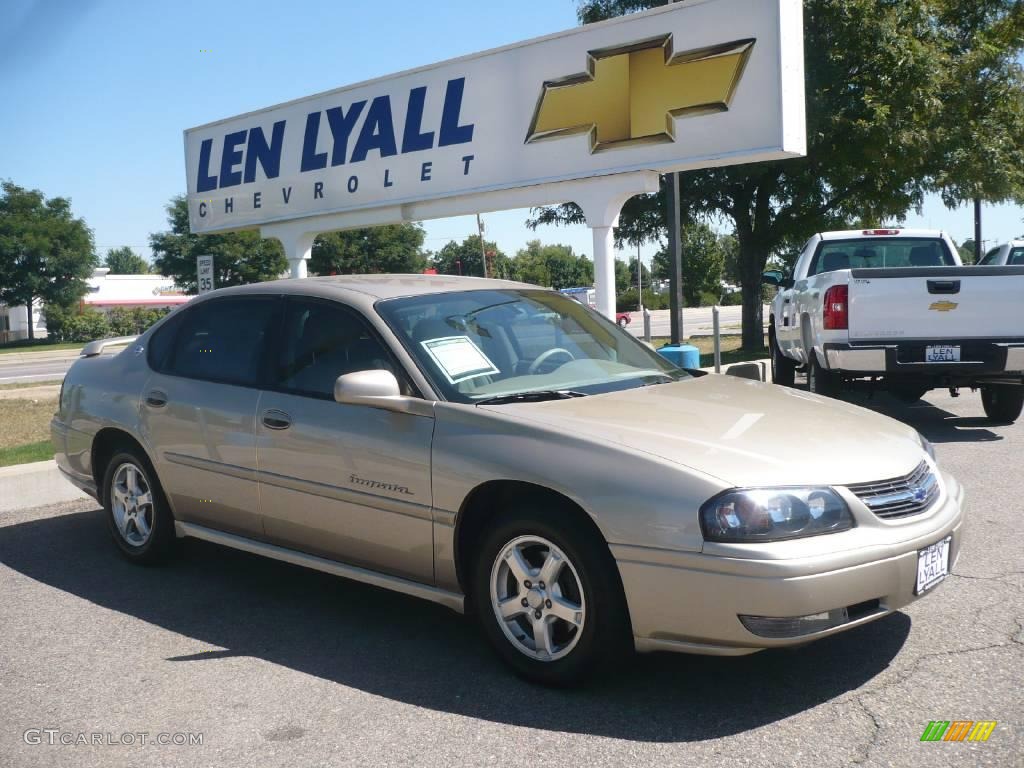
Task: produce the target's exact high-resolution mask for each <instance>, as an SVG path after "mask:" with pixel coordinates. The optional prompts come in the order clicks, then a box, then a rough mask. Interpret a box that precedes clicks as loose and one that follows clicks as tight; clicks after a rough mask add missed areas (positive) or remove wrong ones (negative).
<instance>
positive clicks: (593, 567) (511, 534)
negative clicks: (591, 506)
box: [472, 511, 630, 685]
mask: <svg viewBox="0 0 1024 768" xmlns="http://www.w3.org/2000/svg"><path fill="white" fill-rule="evenodd" d="M555 520H557V522H554V521H555ZM472 592H473V602H474V605H475V606H476V612H477V616H478V618H479V620H480V622H481V625H482V626H483V629H484V633H485V634H486V635H487V638H488V640H489V641H490V642H491V645H493V646H494V649H495V650H496V651H497V652H498V655H499V656H501V658H502V659H503V660H504V661H505V662H506V663H507V664H509V665H510V666H511V667H512V668H513V669H514V670H515V671H516V672H517V673H519V674H520V675H522V676H523V677H526V678H528V679H530V680H533V681H536V682H540V683H544V684H547V685H569V684H572V683H576V682H578V681H580V680H582V679H583V678H584V677H585V676H586V675H587V673H588V672H589V671H590V670H592V669H593V668H594V666H595V665H596V664H597V663H598V662H599V661H601V660H602V659H606V658H609V657H610V656H614V655H616V654H621V653H622V652H624V650H625V649H626V647H627V643H626V641H628V640H629V639H630V638H629V632H628V626H629V624H628V619H627V618H626V611H625V600H624V598H623V596H622V588H621V585H620V583H619V581H618V578H617V570H616V567H615V563H614V561H613V560H612V558H611V554H610V553H609V552H608V548H607V545H605V544H604V542H603V541H600V539H599V537H598V536H596V535H595V534H594V533H593V532H592V531H590V530H588V529H587V527H586V526H584V525H581V524H579V523H578V522H577V521H575V520H574V519H572V518H571V517H569V516H566V515H558V516H557V517H554V516H551V517H549V516H541V515H538V514H536V513H532V512H525V511H524V512H522V513H519V512H509V513H503V514H501V516H500V519H499V520H498V522H497V524H496V525H495V526H494V527H493V528H492V529H491V530H490V531H489V532H488V533H487V534H485V536H484V540H483V544H482V546H481V548H480V554H479V558H478V560H477V564H476V569H475V574H474V577H473V588H472Z"/></svg>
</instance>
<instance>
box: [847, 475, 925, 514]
mask: <svg viewBox="0 0 1024 768" xmlns="http://www.w3.org/2000/svg"><path fill="white" fill-rule="evenodd" d="M846 487H847V488H849V489H850V491H851V492H852V493H853V494H854V495H855V496H856V497H857V498H858V499H860V500H861V501H863V502H864V503H865V504H866V505H867V507H868V509H870V510H871V511H872V512H874V513H875V515H876V516H878V517H880V518H882V519H883V520H893V519H895V518H899V517H910V516H911V515H918V514H920V513H922V512H924V511H925V510H926V509H928V508H929V507H930V506H931V505H932V504H934V503H935V500H936V499H937V498H938V496H939V483H938V480H937V479H936V477H935V473H934V472H932V470H931V467H929V466H928V462H926V461H922V462H921V463H920V464H918V465H917V469H915V470H914V471H913V472H911V473H910V474H909V475H905V476H904V477H897V478H894V479H892V480H881V481H879V482H877V483H858V484H856V485H848V486H846Z"/></svg>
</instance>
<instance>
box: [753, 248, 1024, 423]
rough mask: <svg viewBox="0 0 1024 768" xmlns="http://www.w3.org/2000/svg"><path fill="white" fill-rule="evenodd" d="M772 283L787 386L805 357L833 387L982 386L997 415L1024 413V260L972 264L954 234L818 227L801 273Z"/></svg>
mask: <svg viewBox="0 0 1024 768" xmlns="http://www.w3.org/2000/svg"><path fill="white" fill-rule="evenodd" d="M1001 252H1002V253H1004V254H1009V257H1010V258H1011V259H1014V258H1016V255H1015V253H1016V250H1015V249H1007V248H1003V249H1001ZM765 282H768V283H770V284H771V285H775V286H778V288H779V292H778V294H777V295H776V297H775V299H774V301H773V302H772V308H771V319H770V321H769V330H768V341H769V347H770V350H771V356H772V374H773V380H774V381H775V382H776V383H778V384H783V385H792V383H793V375H794V372H795V370H796V368H797V366H798V365H802V366H803V367H804V369H805V370H806V371H807V385H808V389H810V390H811V391H812V392H815V393H817V394H821V395H829V396H834V395H836V394H839V393H840V392H841V391H842V389H843V388H844V387H846V386H848V385H849V383H850V382H853V381H856V380H858V379H860V380H864V381H870V382H880V383H881V385H882V386H884V387H886V388H887V389H889V390H890V391H891V392H892V393H893V394H895V395H896V396H897V397H899V398H901V399H903V400H905V401H907V402H913V401H916V400H918V399H919V398H921V397H922V396H923V395H924V394H925V393H926V392H928V391H929V390H931V389H937V388H947V387H948V388H950V389H952V390H954V391H955V390H957V389H958V388H960V387H970V388H972V389H980V390H981V402H982V407H983V408H984V410H985V414H986V415H987V416H988V417H989V419H991V420H992V421H994V422H997V423H1010V422H1013V421H1015V420H1016V419H1017V418H1018V417H1019V416H1020V414H1021V410H1022V408H1024V313H1022V312H1021V310H1020V307H1021V295H1022V294H1024V266H1006V267H991V266H977V267H965V266H963V265H962V264H961V262H960V257H959V255H958V253H957V250H956V247H955V246H954V245H953V242H952V240H950V238H949V236H948V235H946V234H945V233H943V232H939V231H936V230H914V229H869V230H854V231H846V232H825V233H822V234H818V235H815V236H814V237H812V238H811V239H810V240H809V241H808V242H807V245H805V246H804V250H803V252H802V253H801V254H800V256H799V258H798V259H797V261H796V264H795V265H794V267H793V272H792V273H791V274H790V275H785V274H783V273H782V272H779V271H770V272H766V273H765Z"/></svg>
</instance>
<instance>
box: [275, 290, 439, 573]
mask: <svg viewBox="0 0 1024 768" xmlns="http://www.w3.org/2000/svg"><path fill="white" fill-rule="evenodd" d="M276 347H277V349H276V352H277V360H276V365H274V366H273V367H272V368H273V374H272V381H271V384H270V386H269V387H268V388H267V390H266V391H264V392H263V394H262V396H261V398H260V403H259V415H258V419H257V423H256V445H257V452H258V455H259V477H260V509H261V511H262V514H263V522H264V526H265V529H266V534H267V537H268V540H270V541H272V542H273V543H275V544H279V545H281V546H285V547H289V548H292V549H298V550H301V551H303V552H308V553H310V554H314V555H318V556H321V557H327V558H331V559H334V560H340V561H343V562H346V563H350V564H353V565H359V566H363V567H367V568H371V569H373V570H377V571H383V572H387V573H391V574H396V575H399V576H403V577H406V578H410V579H415V580H417V581H422V582H432V581H433V577H434V561H433V524H432V521H431V486H430V446H431V439H432V436H433V431H434V420H433V418H431V417H429V416H422V415H412V414H407V413H393V412H389V411H384V410H381V409H377V408H370V407H366V406H357V405H348V404H341V403H337V402H335V401H334V382H335V380H336V379H337V377H338V376H340V375H341V374H344V373H353V372H355V371H361V370H371V369H376V368H388V369H390V370H392V372H394V373H395V374H396V375H397V377H398V378H399V381H400V382H403V387H404V388H405V390H406V391H407V392H408V391H410V387H411V384H408V383H407V380H406V377H405V375H404V373H403V372H402V371H401V370H400V369H399V367H398V364H397V362H396V361H395V360H394V358H393V357H392V355H391V354H390V352H389V351H388V350H387V348H386V347H385V345H384V343H383V341H382V340H381V339H380V338H379V337H378V336H377V334H376V332H375V331H373V330H372V329H371V328H370V326H369V324H368V323H367V322H366V321H365V319H364V318H363V317H362V316H361V315H360V314H359V313H358V312H357V311H356V310H354V309H352V308H349V307H347V306H344V305H342V304H340V303H337V302H334V301H329V300H324V299H315V298H307V297H297V296H293V297H287V298H286V299H285V311H284V316H283V322H282V325H281V333H280V336H279V338H278V341H277V342H276Z"/></svg>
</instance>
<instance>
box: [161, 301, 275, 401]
mask: <svg viewBox="0 0 1024 768" xmlns="http://www.w3.org/2000/svg"><path fill="white" fill-rule="evenodd" d="M279 306H280V302H279V301H278V299H277V298H276V297H273V296H246V297H244V298H241V297H240V298H224V299H214V300H212V301H204V302H202V303H201V304H198V305H196V306H195V307H193V308H191V309H189V310H188V311H187V312H185V313H183V317H182V320H181V323H180V327H179V328H178V332H177V335H176V336H175V339H174V344H173V345H172V348H171V353H170V355H169V357H168V360H167V362H166V364H165V366H164V372H165V373H168V374H170V375H172V376H183V377H185V378H189V379H203V380H206V381H218V382H223V383H225V384H237V385H239V386H248V387H251V386H257V385H258V384H259V383H260V378H261V376H260V371H261V368H262V365H263V356H264V354H265V353H266V350H267V347H268V342H269V340H270V332H271V327H272V322H273V320H274V318H275V316H276V314H277V310H278V307H279Z"/></svg>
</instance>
